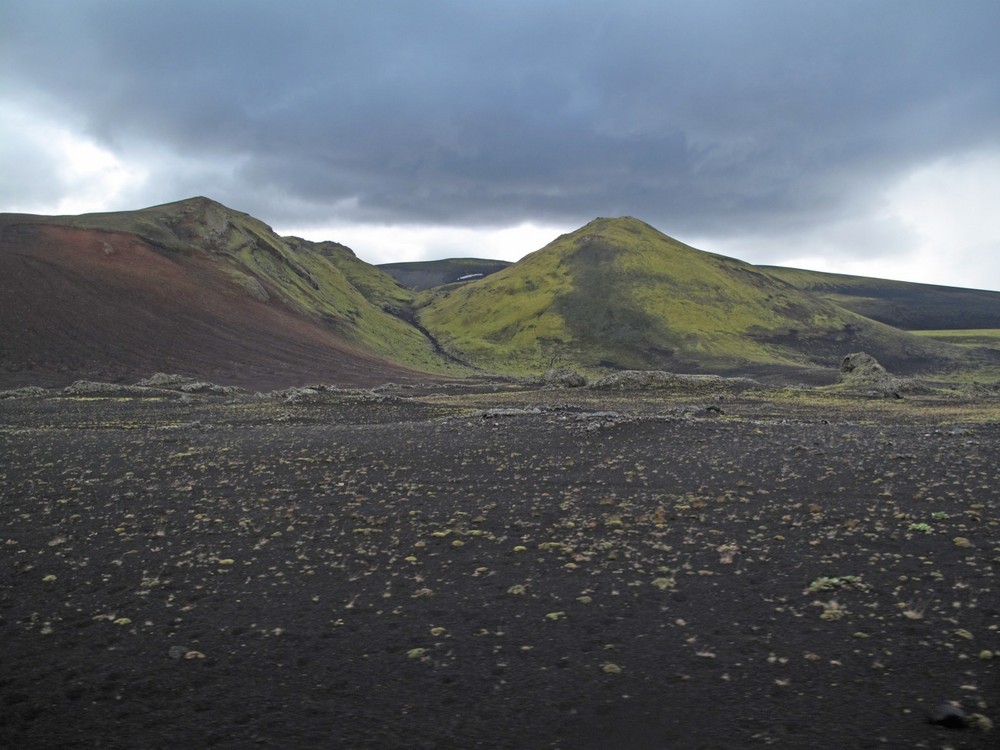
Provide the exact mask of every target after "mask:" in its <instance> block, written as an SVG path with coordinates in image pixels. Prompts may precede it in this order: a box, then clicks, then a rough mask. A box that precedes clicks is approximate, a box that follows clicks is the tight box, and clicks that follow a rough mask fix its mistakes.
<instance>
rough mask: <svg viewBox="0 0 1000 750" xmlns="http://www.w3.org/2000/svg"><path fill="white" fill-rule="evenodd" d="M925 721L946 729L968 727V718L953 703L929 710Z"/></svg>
mask: <svg viewBox="0 0 1000 750" xmlns="http://www.w3.org/2000/svg"><path fill="white" fill-rule="evenodd" d="M927 721H929V722H930V723H931V724H936V725H938V726H941V727H946V728H948V729H964V728H965V727H967V726H969V717H968V716H967V715H966V713H965V711H963V710H962V709H961V708H959V707H958V706H956V705H955V704H954V703H942V704H940V705H938V706H935V707H934V708H932V709H930V710H929V711H928V712H927Z"/></svg>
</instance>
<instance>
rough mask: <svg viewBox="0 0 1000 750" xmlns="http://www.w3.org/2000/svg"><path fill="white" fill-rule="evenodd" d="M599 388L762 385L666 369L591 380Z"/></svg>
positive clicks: (698, 388)
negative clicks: (679, 372)
mask: <svg viewBox="0 0 1000 750" xmlns="http://www.w3.org/2000/svg"><path fill="white" fill-rule="evenodd" d="M590 387H591V388H595V389H598V390H646V389H653V388H664V389H666V388H670V389H674V390H680V391H706V390H711V391H718V390H726V391H733V390H735V391H743V390H746V389H748V388H759V387H760V383H758V382H757V381H756V380H753V379H751V378H724V377H722V376H720V375H679V374H677V373H673V372H666V371H664V370H623V371H622V372H615V373H611V374H610V375H605V376H604V377H603V378H600V379H598V380H597V381H595V382H593V383H591V385H590Z"/></svg>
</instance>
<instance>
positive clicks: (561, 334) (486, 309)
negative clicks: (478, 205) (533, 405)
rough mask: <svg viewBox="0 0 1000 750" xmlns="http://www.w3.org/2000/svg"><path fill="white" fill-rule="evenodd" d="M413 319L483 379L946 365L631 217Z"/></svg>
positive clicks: (935, 352) (532, 258)
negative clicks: (565, 367) (565, 372)
mask: <svg viewBox="0 0 1000 750" xmlns="http://www.w3.org/2000/svg"><path fill="white" fill-rule="evenodd" d="M420 319H421V322H422V323H423V324H424V325H425V326H426V327H427V328H428V329H430V330H431V331H432V332H433V333H434V334H435V336H436V337H437V338H438V339H439V341H440V342H441V343H442V344H443V345H444V346H445V347H446V348H447V349H449V350H450V351H452V353H454V354H456V356H459V357H462V358H463V359H466V360H468V361H471V362H473V363H475V364H476V365H478V366H480V367H483V368H486V369H492V370H498V371H508V372H529V371H538V370H542V369H544V368H545V367H546V366H547V365H549V364H550V363H551V362H553V361H555V362H557V363H564V364H570V365H573V366H576V367H580V368H583V369H585V370H591V371H594V370H600V369H606V368H611V369H667V370H674V371H678V372H684V371H687V372H692V371H697V370H705V371H713V372H738V371H747V369H748V368H751V369H752V368H755V367H761V368H766V367H773V366H778V367H788V368H796V367H797V368H801V367H836V366H838V365H839V363H840V360H841V358H842V357H843V356H844V355H845V354H847V353H849V352H852V351H858V350H864V351H869V352H871V353H872V354H873V355H875V356H877V357H878V358H879V359H880V360H881V361H883V362H885V363H887V364H888V365H890V366H892V367H894V368H895V369H896V370H898V371H918V370H921V369H923V368H926V367H930V366H933V365H940V364H941V363H942V361H947V360H948V359H950V358H952V357H954V356H955V355H954V353H953V352H952V350H951V348H950V347H947V346H944V345H941V344H939V343H937V342H933V341H928V340H925V339H920V338H918V337H916V336H911V335H909V334H906V333H903V332H902V331H898V330H896V329H893V328H890V327H889V326H885V325H882V324H879V323H876V322H874V321H871V320H869V319H867V318H864V317H862V316H860V315H857V314H855V313H853V312H850V311H848V310H845V309H843V308H841V307H838V306H836V305H834V304H832V303H830V302H828V301H826V300H823V299H820V298H818V297H816V296H814V295H811V294H809V293H807V292H804V291H802V290H800V289H797V288H796V287H795V286H793V285H792V284H789V283H786V282H785V281H782V280H781V279H778V278H776V277H775V276H772V275H769V274H768V273H765V272H763V271H761V270H759V269H757V268H755V267H753V266H751V265H749V264H747V263H743V262H740V261H737V260H734V259H731V258H726V257H723V256H720V255H714V254H711V253H706V252H702V251H700V250H696V249H694V248H692V247H689V246H687V245H685V244H683V243H681V242H678V241H677V240H674V239H672V238H670V237H668V236H666V235H664V234H662V233H660V232H658V231H657V230H656V229H654V228H653V227H651V226H649V225H648V224H645V223H643V222H641V221H639V220H637V219H634V218H628V217H626V218H619V219H597V220H595V221H593V222H591V223H589V224H587V225H586V226H585V227H583V228H581V229H579V230H577V231H576V232H573V233H571V234H567V235H563V236H562V237H559V238H558V239H556V240H555V241H554V242H552V243H550V244H549V245H547V246H546V247H544V248H542V249H541V250H539V251H537V252H535V253H532V254H531V255H529V256H527V257H526V258H524V259H523V260H521V261H520V262H518V263H516V264H515V265H513V266H511V267H509V268H507V269H505V270H503V271H499V272H498V273H495V274H493V275H491V276H489V277H487V278H484V279H482V280H479V281H473V282H470V283H468V284H464V285H462V286H460V287H455V288H443V289H438V290H432V291H430V292H427V293H425V294H424V295H423V296H422V297H421V298H420Z"/></svg>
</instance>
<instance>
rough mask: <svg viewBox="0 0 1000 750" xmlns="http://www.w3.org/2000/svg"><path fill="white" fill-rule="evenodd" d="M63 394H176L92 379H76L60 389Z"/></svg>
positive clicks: (86, 396)
mask: <svg viewBox="0 0 1000 750" xmlns="http://www.w3.org/2000/svg"><path fill="white" fill-rule="evenodd" d="M61 395H63V396H76V397H85V398H162V397H164V396H177V395H178V394H177V393H176V392H174V391H170V390H165V389H160V388H145V387H143V386H140V385H120V384H118V383H98V382H96V381H93V380H77V381H76V382H75V383H73V384H72V385H70V386H67V387H65V388H63V389H62V391H61Z"/></svg>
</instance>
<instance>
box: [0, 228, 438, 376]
mask: <svg viewBox="0 0 1000 750" xmlns="http://www.w3.org/2000/svg"><path fill="white" fill-rule="evenodd" d="M157 371H160V372H173V373H178V374H184V375H191V376H195V377H199V378H204V379H208V380H212V381H214V382H217V383H221V384H226V385H230V384H234V385H242V386H245V387H248V388H256V389H264V388H273V387H283V386H289V385H296V384H302V383H306V382H317V381H318V382H324V383H338V384H344V385H357V386H369V385H375V384H378V383H382V382H386V381H400V380H412V379H414V378H425V377H426V375H423V374H420V373H416V372H414V371H411V370H406V369H402V368H400V367H398V366H396V365H393V364H391V363H389V362H386V361H385V360H383V359H380V358H378V357H376V356H374V355H372V354H370V353H367V352H365V351H363V350H360V349H359V348H358V347H356V346H354V345H352V344H351V343H350V342H348V341H346V340H345V339H344V338H343V337H341V336H339V335H338V334H336V333H335V332H333V331H331V330H329V329H327V328H324V327H323V326H322V324H321V323H319V322H317V321H315V320H310V319H307V318H304V317H303V316H301V315H298V314H296V313H294V312H292V311H290V310H289V309H288V308H286V307H283V306H282V305H281V303H279V302H277V301H271V302H269V303H262V302H258V301H256V300H254V299H252V298H250V297H249V296H248V295H246V294H243V293H241V291H240V289H239V288H238V287H237V286H236V285H234V284H233V283H232V281H231V279H230V278H229V277H228V276H227V274H226V272H225V269H224V268H223V267H222V263H221V262H220V261H219V260H217V259H213V258H212V257H211V256H209V255H206V254H203V253H198V252H195V253H192V254H187V255H186V254H175V253H163V252H157V251H156V250H155V249H154V248H153V247H152V246H151V245H150V244H149V243H147V242H145V241H144V240H143V239H141V238H140V237H138V236H137V235H134V234H131V233H125V232H114V231H104V230H93V229H79V228H73V227H67V226H59V225H56V224H46V223H44V220H42V221H39V219H38V218H36V217H20V220H19V217H17V216H14V215H9V216H6V217H3V218H2V219H0V387H14V386H20V385H44V386H58V385H65V384H68V383H70V382H72V381H73V380H76V379H80V378H88V379H97V380H106V381H122V380H124V381H131V380H135V379H138V378H141V377H144V376H148V375H150V374H152V373H153V372H157Z"/></svg>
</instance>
